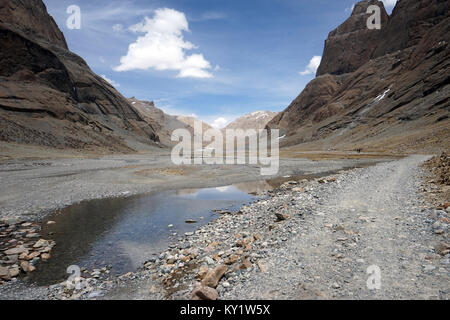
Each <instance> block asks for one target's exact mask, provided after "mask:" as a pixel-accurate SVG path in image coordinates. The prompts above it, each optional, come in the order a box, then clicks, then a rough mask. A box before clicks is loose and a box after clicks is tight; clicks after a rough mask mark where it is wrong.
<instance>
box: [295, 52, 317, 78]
mask: <svg viewBox="0 0 450 320" xmlns="http://www.w3.org/2000/svg"><path fill="white" fill-rule="evenodd" d="M320 61H322V57H321V56H314V57H312V58H311V61H309V64H308V66H307V67H306V69H305V71H302V72H300V75H302V76H306V75H309V74H315V73H316V71H317V68H319V66H320Z"/></svg>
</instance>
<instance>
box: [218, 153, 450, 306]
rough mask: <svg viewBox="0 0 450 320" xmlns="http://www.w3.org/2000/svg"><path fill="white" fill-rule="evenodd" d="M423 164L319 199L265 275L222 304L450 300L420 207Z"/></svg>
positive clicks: (366, 174)
mask: <svg viewBox="0 0 450 320" xmlns="http://www.w3.org/2000/svg"><path fill="white" fill-rule="evenodd" d="M425 159H426V157H422V156H414V157H410V158H407V159H403V160H399V161H395V162H390V163H384V164H379V165H377V166H375V167H371V168H366V169H362V170H357V171H354V172H352V173H350V174H348V175H346V176H345V177H344V178H343V180H341V181H339V184H338V185H337V186H335V187H333V188H331V189H330V190H328V191H327V192H326V194H323V195H322V196H319V198H321V199H320V200H319V201H318V206H316V207H315V208H314V209H313V214H312V215H309V216H307V217H306V218H305V219H304V220H302V221H301V223H299V224H298V226H297V229H298V230H297V235H296V236H294V237H291V239H289V240H288V241H287V243H286V247H285V248H283V249H282V250H277V251H276V252H273V253H272V254H271V255H270V256H269V257H268V258H267V261H266V265H267V269H268V271H267V272H265V273H257V274H253V275H251V276H250V277H248V278H247V279H246V280H244V281H243V282H242V283H240V284H239V285H237V286H234V287H233V289H232V290H231V291H229V292H227V294H226V297H225V298H227V299H228V298H236V299H246V298H250V299H261V298H263V299H310V298H333V299H336V298H338V299H339V298H342V299H430V298H433V299H448V297H449V290H450V281H449V271H450V268H449V264H448V257H447V258H444V259H440V258H439V257H436V255H434V256H433V246H434V245H435V244H436V243H437V242H438V240H439V239H438V237H437V236H436V235H435V234H433V232H432V231H431V229H430V226H429V224H427V222H426V221H427V216H426V212H424V210H422V208H421V207H420V204H419V201H418V198H419V196H418V194H417V190H418V186H419V180H418V171H419V170H418V166H419V164H420V163H422V162H423V161H424V160H425ZM426 257H427V259H426ZM430 257H431V258H430ZM369 266H377V267H379V269H380V282H379V283H380V284H381V287H380V289H374V290H369V289H368V287H367V279H368V278H369V274H367V268H368V267H369ZM375 268H376V267H375Z"/></svg>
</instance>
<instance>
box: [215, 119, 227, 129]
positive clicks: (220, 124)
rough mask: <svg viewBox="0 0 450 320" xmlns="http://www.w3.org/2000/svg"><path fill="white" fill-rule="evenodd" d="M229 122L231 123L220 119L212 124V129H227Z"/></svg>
mask: <svg viewBox="0 0 450 320" xmlns="http://www.w3.org/2000/svg"><path fill="white" fill-rule="evenodd" d="M229 122H230V121H229V120H227V119H225V118H224V117H219V118H217V119H216V120H214V121H213V122H212V123H211V127H213V128H215V129H222V128H225V127H226V126H227V124H228V123H229Z"/></svg>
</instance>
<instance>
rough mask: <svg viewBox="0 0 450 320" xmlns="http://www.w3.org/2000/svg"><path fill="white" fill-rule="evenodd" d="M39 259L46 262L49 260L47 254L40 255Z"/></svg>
mask: <svg viewBox="0 0 450 320" xmlns="http://www.w3.org/2000/svg"><path fill="white" fill-rule="evenodd" d="M41 259H42V260H48V259H50V254H48V253H43V254H41Z"/></svg>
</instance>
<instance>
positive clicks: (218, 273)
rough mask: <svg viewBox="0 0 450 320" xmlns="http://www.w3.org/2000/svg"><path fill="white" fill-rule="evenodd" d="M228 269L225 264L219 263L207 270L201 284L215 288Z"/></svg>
mask: <svg viewBox="0 0 450 320" xmlns="http://www.w3.org/2000/svg"><path fill="white" fill-rule="evenodd" d="M227 271H228V267H227V266H226V265H220V266H217V267H216V268H214V269H213V270H211V271H210V272H208V274H207V275H206V276H205V278H204V279H203V280H202V285H203V286H206V287H211V288H216V287H217V286H218V285H219V282H220V279H222V277H223V276H224V274H225V273H226V272H227Z"/></svg>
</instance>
